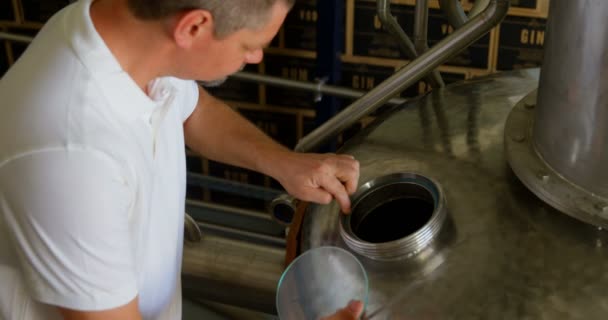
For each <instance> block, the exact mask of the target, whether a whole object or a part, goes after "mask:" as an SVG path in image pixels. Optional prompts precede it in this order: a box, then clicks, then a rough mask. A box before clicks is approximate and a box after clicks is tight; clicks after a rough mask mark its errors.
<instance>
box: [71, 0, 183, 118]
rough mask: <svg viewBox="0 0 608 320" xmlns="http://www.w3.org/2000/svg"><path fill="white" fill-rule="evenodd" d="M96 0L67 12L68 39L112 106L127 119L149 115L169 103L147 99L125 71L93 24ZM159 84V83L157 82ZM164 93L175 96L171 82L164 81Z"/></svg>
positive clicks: (81, 2)
mask: <svg viewBox="0 0 608 320" xmlns="http://www.w3.org/2000/svg"><path fill="white" fill-rule="evenodd" d="M93 1H95V0H81V1H79V2H77V3H75V4H74V5H73V7H71V8H70V10H69V11H68V12H67V15H68V17H67V19H66V20H65V21H66V24H65V35H66V39H68V41H69V42H70V44H71V46H72V49H73V50H74V52H75V53H76V55H77V57H78V58H79V59H80V60H81V62H82V63H83V65H84V66H85V67H86V68H87V69H88V70H89V71H90V73H91V76H92V77H93V78H94V79H95V80H96V81H97V83H98V84H99V85H100V87H101V89H102V90H103V94H104V96H105V97H106V99H108V101H109V102H110V104H111V105H112V107H115V108H116V110H117V111H118V112H120V113H122V114H124V115H125V116H128V117H138V116H142V115H144V116H145V115H149V114H150V113H151V112H153V111H154V109H155V108H157V107H158V106H159V105H160V104H162V103H163V102H164V101H166V98H167V97H166V96H167V94H165V95H164V96H163V97H160V100H157V99H159V97H154V98H155V99H152V98H150V97H149V96H147V95H146V94H145V93H144V92H143V91H142V90H141V88H139V86H138V85H137V83H135V81H134V80H133V79H132V78H131V77H130V76H129V74H128V73H127V72H126V71H125V70H123V69H122V67H121V65H120V63H119V62H118V60H117V59H116V57H114V55H113V54H112V52H111V51H110V49H109V48H108V46H107V45H106V44H105V42H104V40H103V39H102V38H101V36H100V35H99V33H98V32H97V30H96V29H95V26H94V25H93V21H92V20H91V15H90V8H91V4H92V2H93ZM154 82H155V83H157V82H158V81H154ZM161 82H162V83H161V84H156V85H157V86H159V85H161V86H163V88H162V90H163V91H164V92H169V93H173V90H174V88H173V87H172V86H171V85H170V84H169V81H161Z"/></svg>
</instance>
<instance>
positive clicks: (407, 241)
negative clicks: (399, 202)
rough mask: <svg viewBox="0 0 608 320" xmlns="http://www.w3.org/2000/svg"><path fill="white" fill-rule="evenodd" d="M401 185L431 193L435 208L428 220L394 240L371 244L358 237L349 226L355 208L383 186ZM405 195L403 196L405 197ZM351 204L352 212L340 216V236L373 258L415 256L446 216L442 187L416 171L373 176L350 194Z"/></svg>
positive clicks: (357, 249)
mask: <svg viewBox="0 0 608 320" xmlns="http://www.w3.org/2000/svg"><path fill="white" fill-rule="evenodd" d="M400 184H401V185H403V184H410V185H415V186H417V187H421V188H424V189H425V190H426V191H427V192H428V193H429V194H430V196H431V197H432V199H433V207H434V209H433V212H432V214H431V216H430V218H429V220H428V221H427V222H426V223H425V224H424V225H423V226H422V227H420V228H419V229H418V230H416V231H415V232H413V233H411V234H409V235H406V236H405V237H403V238H400V239H397V240H392V241H387V242H380V243H373V242H369V241H365V240H363V239H361V238H360V237H359V236H357V234H355V232H354V231H353V229H352V227H351V225H352V224H351V219H352V217H353V216H352V215H353V214H357V213H356V211H357V207H358V206H360V205H361V204H362V203H364V202H365V201H366V199H368V198H369V196H370V195H372V194H374V193H376V192H378V191H380V190H382V189H383V188H387V187H389V188H390V187H391V186H396V185H400ZM407 196H408V195H407V194H404V195H403V197H404V198H405V197H407ZM352 203H353V206H352V207H353V213H352V214H351V215H345V216H343V217H342V218H341V221H340V235H341V236H342V239H343V240H344V242H345V243H346V245H347V246H348V247H349V248H350V249H352V250H353V251H355V252H357V253H359V254H361V255H363V256H365V257H368V258H370V259H374V260H396V259H402V258H409V257H412V256H415V255H416V254H418V253H419V252H420V251H422V250H423V249H424V248H426V247H427V246H428V245H429V244H430V243H431V242H432V241H433V240H434V239H435V238H436V237H437V235H438V234H439V232H440V231H441V228H442V227H443V225H444V223H445V221H446V216H447V214H446V200H445V197H444V194H443V190H442V189H441V186H440V185H439V184H438V183H437V182H436V181H434V180H432V179H430V178H427V177H425V176H422V175H420V174H416V173H394V174H390V175H386V176H381V177H378V178H375V179H373V180H371V181H369V182H367V183H365V184H364V185H363V186H361V187H360V188H359V190H358V191H357V192H356V193H355V194H354V195H353V196H352ZM363 214H365V213H363Z"/></svg>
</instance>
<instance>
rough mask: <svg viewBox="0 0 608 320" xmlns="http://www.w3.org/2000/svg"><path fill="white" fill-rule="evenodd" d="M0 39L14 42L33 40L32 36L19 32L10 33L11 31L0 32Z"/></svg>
mask: <svg viewBox="0 0 608 320" xmlns="http://www.w3.org/2000/svg"><path fill="white" fill-rule="evenodd" d="M0 39H4V40H10V41H16V42H23V43H30V42H32V41H33V40H34V38H33V37H28V36H22V35H19V34H12V33H7V32H0Z"/></svg>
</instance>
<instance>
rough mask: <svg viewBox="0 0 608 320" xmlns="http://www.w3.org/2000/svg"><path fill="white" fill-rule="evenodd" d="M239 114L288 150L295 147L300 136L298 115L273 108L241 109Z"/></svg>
mask: <svg viewBox="0 0 608 320" xmlns="http://www.w3.org/2000/svg"><path fill="white" fill-rule="evenodd" d="M239 112H240V113H241V114H242V115H243V116H245V117H246V118H247V119H248V120H249V121H251V122H252V123H253V124H255V125H256V126H257V127H258V128H260V129H262V131H264V132H265V133H266V134H267V135H269V136H270V137H272V138H273V139H274V140H276V141H278V142H279V143H281V144H282V145H284V146H286V147H287V148H290V149H292V148H293V147H295V145H296V143H297V134H298V115H297V114H296V113H285V112H279V111H277V110H273V108H271V107H268V108H267V109H266V110H264V111H263V110H251V109H249V110H248V109H244V108H239Z"/></svg>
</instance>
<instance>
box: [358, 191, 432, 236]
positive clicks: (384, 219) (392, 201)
mask: <svg viewBox="0 0 608 320" xmlns="http://www.w3.org/2000/svg"><path fill="white" fill-rule="evenodd" d="M435 207H436V206H435V199H434V197H433V195H432V193H431V192H430V191H429V190H428V189H427V188H425V187H424V186H422V185H420V184H416V183H412V182H402V183H393V184H388V185H385V186H383V187H379V188H377V189H375V190H373V191H372V192H370V193H369V194H368V195H366V196H365V197H364V198H363V199H361V200H360V201H358V203H357V204H356V205H355V207H354V208H353V213H352V216H351V229H352V231H353V233H354V234H355V235H356V236H357V237H358V238H359V239H361V240H363V241H367V242H370V243H382V242H389V241H394V240H398V239H401V238H405V237H407V236H409V235H411V234H414V233H415V232H416V231H418V230H420V229H421V228H422V227H424V226H425V225H426V224H427V223H428V222H429V221H430V220H431V217H432V215H433V212H434V211H435Z"/></svg>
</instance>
